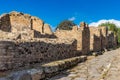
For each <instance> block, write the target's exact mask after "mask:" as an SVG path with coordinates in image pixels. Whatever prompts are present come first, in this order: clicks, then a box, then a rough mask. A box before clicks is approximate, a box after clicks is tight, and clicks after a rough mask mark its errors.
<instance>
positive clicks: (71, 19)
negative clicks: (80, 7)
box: [68, 17, 76, 21]
mask: <svg viewBox="0 0 120 80" xmlns="http://www.w3.org/2000/svg"><path fill="white" fill-rule="evenodd" d="M75 19H76V18H75V17H71V18H68V20H70V21H74V20H75Z"/></svg>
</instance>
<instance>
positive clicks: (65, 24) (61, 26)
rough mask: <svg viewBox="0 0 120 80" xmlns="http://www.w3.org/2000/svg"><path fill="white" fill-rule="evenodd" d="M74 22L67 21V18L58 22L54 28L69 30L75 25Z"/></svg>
mask: <svg viewBox="0 0 120 80" xmlns="http://www.w3.org/2000/svg"><path fill="white" fill-rule="evenodd" d="M75 25H76V24H75V23H74V22H73V21H69V20H64V21H62V22H60V24H59V25H58V26H57V28H56V30H57V29H59V30H71V29H72V27H73V26H75Z"/></svg>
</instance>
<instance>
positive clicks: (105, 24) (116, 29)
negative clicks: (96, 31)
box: [99, 22, 118, 35]
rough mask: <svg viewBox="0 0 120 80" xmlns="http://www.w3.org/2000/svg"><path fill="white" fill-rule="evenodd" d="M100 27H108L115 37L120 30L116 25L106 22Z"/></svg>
mask: <svg viewBox="0 0 120 80" xmlns="http://www.w3.org/2000/svg"><path fill="white" fill-rule="evenodd" d="M99 26H106V27H107V28H108V30H109V31H113V32H114V34H115V35H117V31H118V28H117V26H116V25H115V24H114V23H110V22H106V23H102V24H100V25H99Z"/></svg>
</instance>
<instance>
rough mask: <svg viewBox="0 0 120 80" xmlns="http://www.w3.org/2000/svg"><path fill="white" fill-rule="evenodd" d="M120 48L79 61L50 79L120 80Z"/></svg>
mask: <svg viewBox="0 0 120 80" xmlns="http://www.w3.org/2000/svg"><path fill="white" fill-rule="evenodd" d="M119 75H120V48H118V49H116V50H112V51H108V52H105V53H104V54H103V55H100V56H98V57H95V58H93V59H90V60H87V61H86V62H83V63H79V64H78V65H77V66H75V67H73V68H71V69H69V70H66V71H63V72H61V73H60V74H59V75H57V76H55V77H52V78H50V79H48V80H120V76H119Z"/></svg>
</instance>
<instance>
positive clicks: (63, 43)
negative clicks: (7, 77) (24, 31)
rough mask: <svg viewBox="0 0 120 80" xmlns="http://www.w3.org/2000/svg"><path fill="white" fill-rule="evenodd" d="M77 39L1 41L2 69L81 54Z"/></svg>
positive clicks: (0, 68) (0, 61)
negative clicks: (77, 46) (78, 49)
mask: <svg viewBox="0 0 120 80" xmlns="http://www.w3.org/2000/svg"><path fill="white" fill-rule="evenodd" d="M76 44H77V42H76V40H74V39H71V40H60V39H34V40H17V41H14V40H12V41H5V40H3V41H0V70H9V69H16V68H19V67H25V66H30V65H34V64H37V63H45V62H49V61H54V60H61V59H66V58H70V57H74V56H78V55H81V54H80V53H79V52H78V51H77V50H76Z"/></svg>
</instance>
